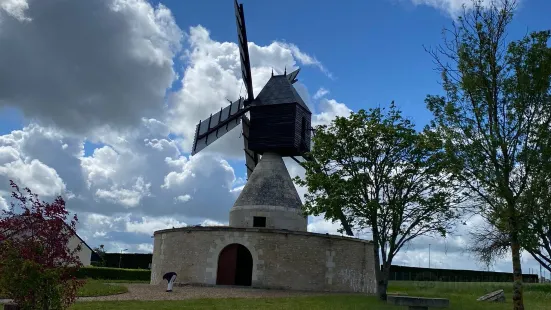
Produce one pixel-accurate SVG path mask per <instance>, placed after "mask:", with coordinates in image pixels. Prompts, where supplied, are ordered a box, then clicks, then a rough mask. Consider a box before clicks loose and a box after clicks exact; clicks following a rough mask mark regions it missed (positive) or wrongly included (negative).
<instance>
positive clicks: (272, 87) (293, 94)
mask: <svg viewBox="0 0 551 310" xmlns="http://www.w3.org/2000/svg"><path fill="white" fill-rule="evenodd" d="M284 103H298V104H299V105H300V106H301V107H302V108H304V109H306V111H308V112H310V113H312V111H310V109H309V108H308V106H307V105H306V103H305V102H304V100H302V98H301V97H300V95H299V94H298V92H297V90H296V89H295V87H294V86H293V85H292V84H291V82H289V79H288V78H287V76H286V75H272V77H271V78H270V80H268V83H266V85H264V88H262V90H261V91H260V93H259V94H258V96H257V97H256V99H255V100H254V102H253V105H268V104H284Z"/></svg>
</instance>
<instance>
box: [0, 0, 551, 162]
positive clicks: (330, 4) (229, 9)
mask: <svg viewBox="0 0 551 310" xmlns="http://www.w3.org/2000/svg"><path fill="white" fill-rule="evenodd" d="M160 2H161V3H162V4H164V5H165V6H167V7H168V8H170V9H171V11H172V14H173V15H174V17H175V19H176V22H177V24H178V25H179V27H180V28H181V29H182V30H184V31H186V30H188V29H189V27H191V26H197V25H202V26H204V27H205V28H207V29H208V30H209V31H210V34H211V38H212V39H214V40H216V41H230V42H236V29H235V19H234V15H233V1H230V0H228V1H220V0H202V1H179V0H165V1H160ZM421 2H422V1H421ZM152 3H153V4H157V3H159V1H157V0H155V1H152ZM241 3H243V4H244V7H245V17H246V22H247V31H248V37H249V41H251V42H255V43H256V44H258V45H268V44H270V43H271V42H272V41H275V40H277V41H286V42H288V43H293V44H295V45H297V46H298V47H299V48H300V49H301V51H303V52H306V53H308V54H310V55H312V56H315V57H316V58H317V59H318V60H319V61H320V62H321V63H323V65H324V66H325V67H326V68H327V69H328V70H329V71H330V72H331V73H332V74H333V75H334V79H330V78H328V77H327V76H325V75H323V74H321V73H320V72H319V70H315V69H313V68H308V69H303V70H302V72H301V73H300V75H299V79H300V80H301V81H302V82H304V83H305V84H307V85H308V87H309V91H310V93H311V94H313V93H314V92H315V91H316V89H317V87H323V88H326V89H328V90H329V91H330V92H331V97H334V98H338V99H337V100H338V101H339V102H344V103H346V104H347V105H348V106H349V107H350V108H351V109H353V110H358V109H362V108H370V107H375V106H377V105H386V104H388V103H389V102H391V101H392V100H394V101H395V102H396V103H397V104H398V106H399V107H400V108H401V109H402V110H403V111H404V113H405V115H407V116H408V117H411V118H412V119H413V120H414V121H415V123H416V124H417V125H418V127H419V128H420V127H422V126H423V125H425V124H426V123H427V122H428V121H429V120H430V117H431V115H430V112H429V111H428V110H427V109H426V107H425V104H424V102H423V100H424V98H425V96H426V95H427V94H436V93H440V92H441V88H440V85H439V84H438V81H439V75H438V73H437V72H435V71H434V70H433V68H434V65H433V63H432V59H431V57H430V55H428V54H427V53H426V52H425V51H424V49H423V45H425V46H431V45H432V46H435V45H437V44H439V43H440V42H441V30H442V28H443V27H448V26H450V25H451V21H452V20H451V18H450V15H449V14H447V13H446V12H444V11H442V10H438V9H435V8H433V7H430V6H425V5H414V4H412V1H409V0H374V1H362V0H348V1H346V2H335V1H328V0H319V1H293V0H278V1H259V0H243V1H241ZM546 12H547V13H546ZM548 12H551V1H546V0H524V1H523V2H522V3H521V6H520V9H519V10H518V12H517V15H516V17H515V20H514V22H513V25H512V27H511V30H512V32H511V36H510V37H511V38H517V37H519V36H521V35H523V34H524V33H525V32H526V31H527V30H529V31H531V30H540V29H547V28H551V19H549V15H548V14H549V13H548ZM182 68H183V64H182V63H181V62H180V61H176V69H177V71H180V72H181V69H182ZM174 85H175V87H178V85H179V83H175V84H174ZM26 123H27V121H26V120H25V119H24V118H23V116H22V114H21V113H20V112H19V111H17V110H16V109H13V108H6V107H0V134H5V133H9V132H11V131H12V130H14V129H19V128H21V127H22V126H23V125H24V124H26ZM96 146H97V145H95V144H91V143H90V144H89V143H87V145H86V146H85V152H86V154H91V150H92V149H93V148H95V147H96Z"/></svg>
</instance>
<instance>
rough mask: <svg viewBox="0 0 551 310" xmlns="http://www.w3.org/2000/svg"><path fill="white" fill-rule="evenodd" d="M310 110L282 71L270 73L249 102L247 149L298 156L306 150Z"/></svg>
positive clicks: (308, 141) (308, 137)
mask: <svg viewBox="0 0 551 310" xmlns="http://www.w3.org/2000/svg"><path fill="white" fill-rule="evenodd" d="M311 120H312V112H310V109H308V106H307V105H306V104H305V103H304V101H303V100H302V98H301V97H300V96H299V94H298V93H297V91H296V90H295V88H294V87H293V85H292V84H291V82H290V81H289V79H288V78H287V77H286V75H274V76H272V77H271V78H270V80H269V81H268V83H266V86H264V88H263V89H262V91H261V92H260V93H259V94H258V96H257V97H256V99H255V100H254V101H253V103H252V106H251V127H250V133H249V149H250V150H251V151H253V152H256V153H258V154H264V152H273V153H277V154H280V155H282V156H300V155H301V154H303V153H304V152H306V151H309V150H310V130H309V129H310V123H311Z"/></svg>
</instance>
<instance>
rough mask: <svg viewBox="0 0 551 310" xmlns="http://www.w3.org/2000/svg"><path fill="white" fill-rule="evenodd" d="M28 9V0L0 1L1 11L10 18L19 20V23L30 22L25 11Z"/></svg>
mask: <svg viewBox="0 0 551 310" xmlns="http://www.w3.org/2000/svg"><path fill="white" fill-rule="evenodd" d="M28 8H29V4H28V3H27V1H26V0H0V11H1V10H4V11H5V12H6V13H7V14H8V15H9V16H11V17H13V18H15V19H17V20H18V21H29V20H30V19H29V18H28V17H27V16H25V11H26V10H27V9H28ZM0 13H1V12H0ZM0 17H1V16H0ZM0 22H1V20H0Z"/></svg>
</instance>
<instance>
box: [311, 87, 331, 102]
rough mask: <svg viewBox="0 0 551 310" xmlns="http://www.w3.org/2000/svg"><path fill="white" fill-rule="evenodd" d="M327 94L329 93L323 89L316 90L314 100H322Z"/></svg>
mask: <svg viewBox="0 0 551 310" xmlns="http://www.w3.org/2000/svg"><path fill="white" fill-rule="evenodd" d="M327 94H329V91H328V90H327V89H325V88H323V87H321V88H320V89H318V91H317V92H316V93H315V94H314V99H316V100H318V99H320V98H322V97H323V96H325V95H327Z"/></svg>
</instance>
